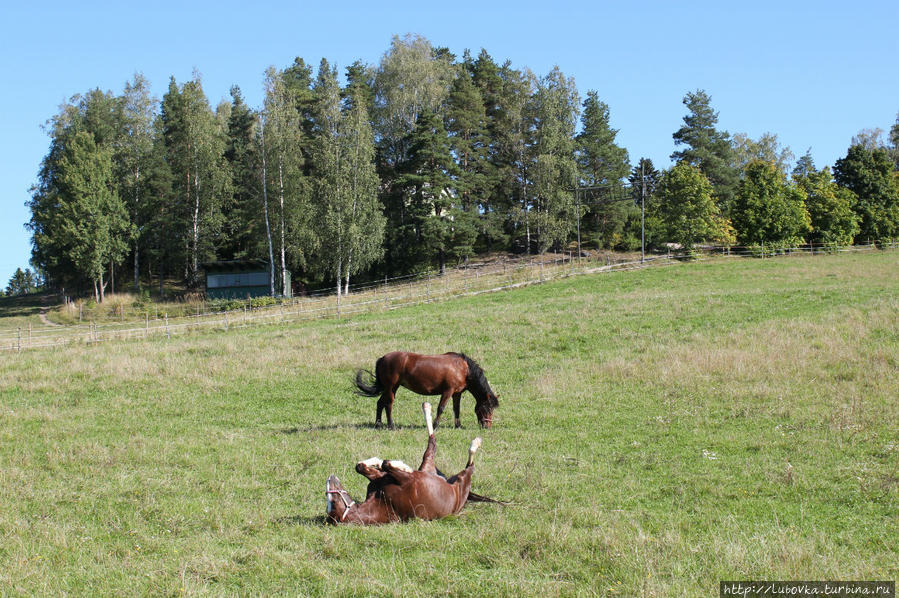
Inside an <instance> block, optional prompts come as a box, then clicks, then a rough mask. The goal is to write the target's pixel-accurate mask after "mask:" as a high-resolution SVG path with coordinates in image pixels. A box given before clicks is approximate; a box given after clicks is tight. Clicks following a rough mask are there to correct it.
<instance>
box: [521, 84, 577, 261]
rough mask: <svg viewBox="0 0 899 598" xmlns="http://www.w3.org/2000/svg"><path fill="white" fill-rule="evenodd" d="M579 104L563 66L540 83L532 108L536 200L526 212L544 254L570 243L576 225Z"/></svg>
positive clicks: (531, 172) (533, 195)
mask: <svg viewBox="0 0 899 598" xmlns="http://www.w3.org/2000/svg"><path fill="white" fill-rule="evenodd" d="M578 104H579V102H578V93H577V87H576V86H575V84H574V79H572V78H570V77H566V76H565V75H564V74H563V73H562V71H561V70H559V68H558V67H555V68H553V70H551V71H550V72H549V73H548V74H547V75H546V76H545V77H542V78H541V79H540V80H539V81H538V82H537V89H536V91H535V93H534V97H533V106H532V110H533V118H534V126H535V128H534V140H533V144H532V145H531V147H530V148H529V149H530V160H531V164H530V165H528V167H527V171H528V178H529V179H530V181H531V188H530V195H531V201H530V204H529V205H528V206H527V208H526V210H527V212H528V213H527V216H528V218H529V219H533V221H534V225H535V226H536V233H537V235H536V236H537V239H536V241H537V250H538V252H539V253H543V252H545V251H546V250H548V249H550V248H551V247H553V246H554V245H556V244H558V243H561V242H562V241H565V240H566V239H567V238H568V233H569V231H570V230H571V228H572V225H573V218H572V217H573V216H574V205H573V202H574V198H573V193H572V191H571V190H572V189H574V186H575V185H576V183H577V176H578V172H577V162H576V161H575V157H574V130H575V126H576V123H577V115H578Z"/></svg>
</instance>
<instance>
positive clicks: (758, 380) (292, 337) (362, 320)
mask: <svg viewBox="0 0 899 598" xmlns="http://www.w3.org/2000/svg"><path fill="white" fill-rule="evenodd" d="M394 349H405V350H411V351H419V352H427V353H436V352H443V351H449V350H457V351H465V352H466V353H468V354H469V355H471V356H473V357H474V358H476V359H477V360H478V361H479V362H480V363H481V365H482V366H483V368H484V370H485V372H486V373H487V376H488V378H489V380H490V382H491V384H492V386H493V387H494V390H496V391H497V392H498V393H499V395H500V403H501V404H500V409H499V410H498V411H497V413H496V420H495V425H494V428H493V429H492V430H489V431H486V432H482V431H481V430H479V429H478V428H477V427H476V420H475V417H474V413H473V405H474V401H473V399H472V398H471V397H470V396H469V395H467V394H466V395H465V396H464V398H463V413H462V421H463V425H464V428H463V429H461V430H456V429H451V428H445V427H444V428H441V429H439V430H438V432H437V442H438V459H437V461H438V465H439V466H440V467H441V469H443V470H444V471H448V472H455V471H457V470H458V469H460V468H461V467H462V466H463V465H464V462H465V459H466V456H467V447H468V443H469V441H470V440H471V438H472V437H474V436H475V435H478V434H480V435H482V436H483V438H484V443H483V447H482V450H481V452H480V453H479V454H478V460H477V465H476V470H475V476H474V484H473V488H474V490H475V491H477V492H479V493H481V494H485V495H487V496H491V497H494V498H497V499H502V500H506V501H510V502H511V504H510V505H508V506H505V507H501V506H497V505H490V504H470V505H468V506H467V507H466V508H465V509H464V510H463V511H462V513H461V514H460V515H459V516H457V517H454V518H449V519H445V520H441V521H436V522H413V523H410V524H402V525H388V526H383V527H377V528H359V527H347V528H332V527H328V526H325V525H324V524H323V521H324V518H323V515H324V508H325V499H324V492H323V491H324V486H325V480H326V478H327V476H328V475H329V474H332V473H334V474H337V475H338V476H339V477H340V478H341V480H342V481H343V482H344V484H345V486H346V487H347V488H348V489H349V490H350V491H351V493H353V494H354V495H355V496H356V497H357V498H358V497H360V495H363V494H364V489H365V482H366V480H364V479H363V478H362V477H361V476H359V475H357V474H356V473H355V472H354V471H353V465H354V464H355V462H356V461H358V460H360V459H364V458H367V457H370V456H375V455H377V456H380V457H382V458H394V459H402V460H404V461H406V462H407V463H410V464H411V463H415V464H417V463H418V460H419V459H420V456H421V453H422V451H423V450H424V445H425V438H426V433H425V432H424V429H423V423H422V421H421V412H420V409H419V405H420V403H421V401H422V398H421V397H418V396H417V395H413V394H412V393H410V392H409V391H406V390H400V392H399V395H398V397H397V401H396V403H395V407H394V418H395V420H396V422H397V424H398V426H399V429H398V430H396V431H387V430H383V431H381V430H375V429H373V428H372V422H373V421H374V415H375V400H374V399H365V398H360V397H357V396H355V395H354V394H353V393H352V392H351V377H352V374H353V372H354V371H355V369H356V368H359V367H366V368H369V369H371V368H372V367H373V365H374V361H375V359H376V358H377V357H379V356H380V355H382V354H383V353H386V352H388V351H391V350H394ZM897 395H899V252H894V251H888V252H866V253H860V254H854V255H839V256H828V257H793V258H780V259H768V260H757V259H756V260H753V259H739V260H713V261H708V262H699V263H683V264H675V265H672V266H669V267H659V268H651V269H647V270H642V271H635V272H621V273H609V274H601V275H595V276H582V277H575V278H571V279H567V280H563V281H558V282H552V283H547V284H543V285H537V286H532V287H527V288H523V289H519V290H515V291H510V292H503V293H494V294H487V295H482V296H478V297H471V298H465V299H457V300H451V301H447V302H444V303H439V304H431V305H421V306H417V307H410V308H406V309H400V310H396V311H393V312H389V313H378V314H371V315H364V316H359V317H356V318H353V319H350V320H343V321H335V320H320V321H314V322H308V323H300V324H292V325H287V326H264V327H253V328H245V329H240V330H232V331H230V332H224V331H217V332H216V331H212V332H202V333H200V332H197V333H193V334H187V335H183V336H178V337H172V338H171V339H164V338H159V339H150V340H146V341H123V342H110V343H106V344H101V345H98V346H88V345H73V346H70V347H65V348H57V349H43V350H40V349H38V350H30V351H22V352H21V353H16V352H7V353H4V354H2V355H0V595H4V596H5V595H79V596H81V595H91V596H94V595H168V596H181V595H278V594H284V595H314V596H318V595H320V596H359V595H383V596H413V595H439V594H443V595H456V596H522V595H524V596H541V597H545V596H572V595H573V596H579V595H584V596H592V595H599V596H605V595H608V596H673V595H689V596H709V595H717V592H718V582H719V580H724V579H796V580H798V579H843V580H848V579H857V580H861V579H880V580H883V579H887V580H895V579H897V577H899V550H897V547H899V544H897V541H896V538H897V537H899V400H897ZM449 421H452V420H451V419H450V420H449ZM788 462H789V464H790V466H791V467H792V474H789V473H788V471H787V470H788V465H787V463H788Z"/></svg>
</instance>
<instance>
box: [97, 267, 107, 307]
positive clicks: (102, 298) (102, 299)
mask: <svg viewBox="0 0 899 598" xmlns="http://www.w3.org/2000/svg"><path fill="white" fill-rule="evenodd" d="M104 286H106V285H105V284H104V283H103V272H102V271H101V272H100V301H98V303H103V301H104V300H105V299H106V293H105V291H104V289H103V287H104Z"/></svg>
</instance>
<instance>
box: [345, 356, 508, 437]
mask: <svg viewBox="0 0 899 598" xmlns="http://www.w3.org/2000/svg"><path fill="white" fill-rule="evenodd" d="M366 373H367V374H368V376H369V381H368V382H366V381H365V380H364V377H365V374H366ZM400 386H405V387H406V388H408V389H409V390H411V391H412V392H416V393H418V394H420V395H440V403H439V404H438V405H437V418H436V419H435V420H434V426H435V427H436V426H437V425H439V424H440V416H441V415H443V409H444V407H446V402H447V401H448V400H449V398H450V397H453V414H454V415H455V416H456V427H457V428H458V427H460V426H461V423H460V422H459V402H460V400H461V398H462V393H463V392H464V391H466V390H467V391H469V392H470V393H471V394H472V395H474V398H475V406H474V412H475V415H476V416H477V418H478V423H480V424H481V427H482V428H489V427H490V426H491V424H492V423H493V410H494V409H496V408H497V407H498V406H499V399H498V398H497V396H496V394H495V393H494V392H493V390H491V388H490V384H488V383H487V378H486V377H485V376H484V371H483V370H482V369H481V366H479V365H478V364H477V362H475V360H473V359H471V358H470V357H468V356H467V355H465V354H464V353H444V354H443V355H419V354H418V353H407V352H405V351H394V352H393V353H388V354H387V355H384V356H383V357H381V358H380V359H378V361H377V362H376V363H375V373H374V374H372V373H371V372H367V371H366V370H359V371H357V372H356V388H357V389H358V391H357V394H360V395H362V396H366V397H377V396H379V395H380V398H379V399H378V410H377V416H376V417H375V425H376V426H378V427H381V412H382V411H384V410H386V411H387V426H388V427H390V428H393V398H394V396H395V395H396V390H397V388H399V387H400Z"/></svg>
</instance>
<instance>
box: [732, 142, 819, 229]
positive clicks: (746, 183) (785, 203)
mask: <svg viewBox="0 0 899 598" xmlns="http://www.w3.org/2000/svg"><path fill="white" fill-rule="evenodd" d="M731 219H732V222H733V226H734V228H735V229H736V232H737V240H738V241H739V242H740V244H742V245H763V244H764V245H767V244H773V245H779V246H784V245H786V246H789V245H795V244H800V243H803V242H804V240H805V236H806V235H807V234H808V233H809V232H810V231H811V221H810V218H809V214H808V210H807V209H806V207H805V191H803V190H802V189H801V188H799V187H798V186H796V185H793V184H790V183H789V182H788V181H787V180H786V177H785V176H784V174H783V172H781V171H780V169H779V168H778V167H777V166H775V165H774V164H773V163H772V162H763V161H761V160H755V161H753V162H750V163H749V164H747V166H746V169H745V174H744V177H743V180H741V181H740V186H739V189H738V191H737V197H736V200H735V202H734V206H733V211H732V215H731Z"/></svg>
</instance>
